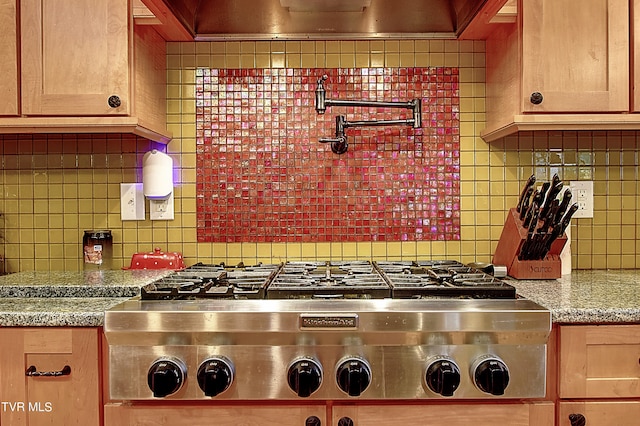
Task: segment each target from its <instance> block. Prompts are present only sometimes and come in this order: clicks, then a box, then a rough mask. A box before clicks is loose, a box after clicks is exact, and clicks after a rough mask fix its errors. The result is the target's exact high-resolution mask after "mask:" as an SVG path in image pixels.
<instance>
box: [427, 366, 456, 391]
mask: <svg viewBox="0 0 640 426" xmlns="http://www.w3.org/2000/svg"><path fill="white" fill-rule="evenodd" d="M425 382H426V383H427V386H428V387H429V389H431V390H432V391H433V392H435V393H437V394H440V395H442V396H453V393H454V392H455V391H456V389H458V386H460V369H459V368H458V365H457V364H456V363H455V362H454V361H453V360H452V359H449V358H447V357H439V358H437V359H436V360H434V361H433V362H431V364H429V366H428V367H427V372H426V374H425Z"/></svg>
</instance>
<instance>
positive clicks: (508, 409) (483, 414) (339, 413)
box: [331, 402, 555, 426]
mask: <svg viewBox="0 0 640 426" xmlns="http://www.w3.org/2000/svg"><path fill="white" fill-rule="evenodd" d="M554 413H555V410H554V404H553V402H530V403H509V402H504V403H495V402H494V403H491V404H437V405H435V404H420V405H418V404H415V405H399V404H398V405H388V404H376V405H349V406H346V405H339V404H336V405H335V406H334V407H333V412H332V423H331V424H332V425H338V422H339V421H340V419H341V418H343V417H348V418H350V419H351V420H352V421H353V425H354V426H405V425H430V426H468V425H474V426H496V425H509V426H549V425H552V424H553V421H554V415H555V414H554Z"/></svg>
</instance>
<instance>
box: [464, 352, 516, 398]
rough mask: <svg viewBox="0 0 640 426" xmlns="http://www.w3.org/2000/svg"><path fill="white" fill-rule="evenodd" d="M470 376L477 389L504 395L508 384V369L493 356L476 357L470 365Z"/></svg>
mask: <svg viewBox="0 0 640 426" xmlns="http://www.w3.org/2000/svg"><path fill="white" fill-rule="evenodd" d="M471 377H473V382H474V383H475V385H476V386H477V387H478V389H480V390H481V391H482V392H485V393H490V394H491V395H504V391H505V390H506V389H507V386H508V385H509V369H508V368H507V366H506V364H505V363H504V362H503V361H502V360H501V359H500V358H497V357H494V356H486V357H481V358H479V359H477V360H476V361H475V362H474V363H473V365H472V366H471Z"/></svg>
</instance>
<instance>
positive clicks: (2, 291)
mask: <svg viewBox="0 0 640 426" xmlns="http://www.w3.org/2000/svg"><path fill="white" fill-rule="evenodd" d="M171 272H172V271H169V270H145V269H139V270H106V271H103V270H96V271H78V272H59V271H51V272H47V271H42V272H40V271H34V272H18V273H15V274H9V275H3V276H0V297H133V296H137V295H138V294H140V287H142V286H144V285H146V284H149V283H151V282H153V281H155V280H157V279H158V278H161V277H164V276H166V275H168V274H170V273H171Z"/></svg>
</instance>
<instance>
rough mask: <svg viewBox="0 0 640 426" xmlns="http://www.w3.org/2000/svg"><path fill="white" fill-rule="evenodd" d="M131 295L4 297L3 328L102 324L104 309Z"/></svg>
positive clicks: (0, 311) (0, 322) (0, 320)
mask: <svg viewBox="0 0 640 426" xmlns="http://www.w3.org/2000/svg"><path fill="white" fill-rule="evenodd" d="M127 299H129V298H128V297H55V298H48V297H27V298H22V297H3V298H0V327H101V326H102V325H103V323H104V311H106V310H108V309H109V308H111V307H113V306H115V305H117V304H118V303H120V302H124V301H125V300H127Z"/></svg>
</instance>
